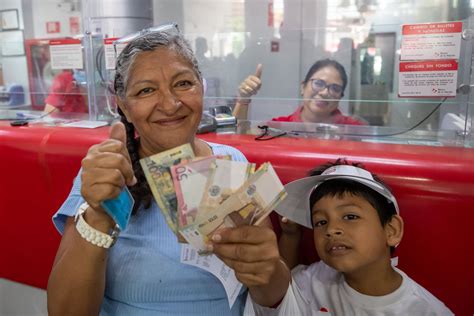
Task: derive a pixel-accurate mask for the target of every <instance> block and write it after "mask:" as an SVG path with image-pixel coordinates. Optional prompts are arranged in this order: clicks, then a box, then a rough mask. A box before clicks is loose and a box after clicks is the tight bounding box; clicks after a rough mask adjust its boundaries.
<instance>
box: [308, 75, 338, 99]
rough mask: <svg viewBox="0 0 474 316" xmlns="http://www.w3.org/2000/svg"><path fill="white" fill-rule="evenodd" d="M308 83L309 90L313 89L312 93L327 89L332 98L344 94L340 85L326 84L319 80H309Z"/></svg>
mask: <svg viewBox="0 0 474 316" xmlns="http://www.w3.org/2000/svg"><path fill="white" fill-rule="evenodd" d="M310 81H311V88H313V91H314V92H320V91H323V90H324V89H326V88H328V92H329V94H330V95H332V96H333V97H340V96H342V93H343V92H344V88H343V87H342V86H341V85H338V84H335V83H332V84H327V83H326V81H324V80H320V79H310Z"/></svg>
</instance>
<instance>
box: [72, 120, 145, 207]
mask: <svg viewBox="0 0 474 316" xmlns="http://www.w3.org/2000/svg"><path fill="white" fill-rule="evenodd" d="M126 141H127V137H126V132H125V126H124V125H123V123H120V122H119V123H115V124H114V125H112V127H111V128H110V134H109V139H107V140H105V141H103V142H102V143H100V144H97V145H94V146H92V147H91V148H89V151H88V152H87V155H86V157H85V158H84V159H83V160H82V173H81V180H82V186H81V194H82V196H83V197H84V199H85V200H86V201H87V202H88V203H89V205H90V206H91V208H92V209H94V210H96V211H99V210H101V211H103V210H102V207H101V206H100V203H101V202H102V201H104V200H110V199H114V198H116V197H117V196H118V195H119V193H120V191H121V189H122V188H123V187H124V186H125V185H128V186H132V185H134V184H135V183H136V182H137V179H136V178H135V175H134V173H133V167H132V162H131V160H130V155H129V153H128V150H127V146H126ZM104 215H106V214H105V213H104Z"/></svg>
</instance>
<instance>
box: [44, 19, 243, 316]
mask: <svg viewBox="0 0 474 316" xmlns="http://www.w3.org/2000/svg"><path fill="white" fill-rule="evenodd" d="M139 34H140V36H138V37H136V36H134V37H132V38H133V39H128V40H130V42H129V44H128V45H127V46H126V47H125V48H124V49H123V51H122V53H121V54H120V56H119V57H118V59H117V65H116V75H115V82H114V88H115V92H116V96H117V103H118V105H119V108H120V110H119V113H120V115H121V121H122V122H121V123H117V124H115V125H113V126H112V128H111V131H110V137H109V139H108V140H106V141H104V142H102V143H100V144H97V145H94V146H92V147H91V148H90V149H89V151H88V153H87V156H86V157H85V158H84V159H83V161H82V169H81V171H80V172H79V176H78V177H77V178H76V180H75V182H74V186H73V188H72V191H71V193H70V195H69V197H68V198H67V200H66V201H65V203H64V204H63V206H62V207H61V208H60V209H59V211H58V212H57V213H56V214H55V215H54V217H53V220H54V223H55V225H56V227H57V228H58V230H59V231H60V232H61V233H62V234H63V237H62V240H61V244H60V246H59V249H58V252H57V255H56V260H55V262H54V265H53V269H52V271H51V275H50V278H49V282H48V310H49V314H50V315H76V314H77V315H94V314H98V313H99V312H100V313H101V314H104V315H111V314H113V315H174V314H176V315H189V314H193V315H240V314H241V313H242V310H243V303H244V297H245V291H242V293H241V294H240V296H239V298H238V299H237V301H236V303H235V304H234V305H233V307H232V309H229V305H228V302H227V296H226V292H225V290H224V288H223V286H222V285H221V284H220V282H219V280H218V279H217V278H215V277H214V276H212V275H211V274H209V273H206V272H204V271H202V270H199V269H197V268H195V267H192V266H189V265H184V264H182V263H181V262H180V250H181V247H180V244H179V243H178V242H177V240H176V236H175V235H174V233H173V232H172V231H171V230H170V229H169V228H168V226H167V224H166V220H165V218H164V216H163V215H162V212H161V211H160V208H159V206H158V205H157V203H156V202H155V200H154V199H152V195H151V192H150V188H149V186H148V184H147V182H146V179H145V176H144V173H143V170H142V168H141V167H140V163H139V160H140V159H141V158H144V157H147V156H150V155H154V154H157V153H160V152H162V151H165V150H168V149H171V148H174V147H176V146H179V145H183V144H186V143H189V144H191V146H192V147H193V150H194V152H195V154H196V156H210V155H230V156H231V157H232V159H234V160H240V161H245V160H246V159H245V157H244V156H243V155H242V153H240V152H239V151H238V150H236V149H234V148H232V147H229V146H224V145H218V144H213V143H206V142H204V141H202V140H199V139H197V138H196V137H195V136H196V135H195V134H196V130H197V128H198V124H199V122H200V119H201V115H202V108H203V85H202V78H201V73H200V71H199V67H198V64H197V61H196V58H195V56H194V54H193V52H192V50H191V48H190V46H189V44H188V43H187V42H186V41H185V40H184V38H183V37H182V35H181V34H179V32H178V31H177V29H174V28H171V29H170V28H164V29H163V28H161V29H160V30H159V31H156V30H155V31H152V32H149V31H148V32H142V33H139ZM125 185H127V186H128V188H129V190H130V192H131V194H132V195H133V197H134V199H135V205H134V209H133V216H132V219H131V220H130V223H129V225H128V227H127V228H126V229H125V230H124V231H122V232H121V233H120V235H119V236H118V238H116V237H114V236H112V235H109V233H110V231H112V228H113V227H114V226H115V223H114V222H113V220H112V219H111V218H110V217H109V216H108V215H107V214H106V213H105V212H104V210H103V209H102V207H101V206H100V205H101V202H102V201H104V200H109V199H113V198H115V197H117V196H118V194H119V192H120V190H121V189H122V188H123V187H124V186H125ZM84 202H86V203H84ZM77 209H80V210H81V214H79V215H77V216H76V218H79V220H78V223H81V226H80V227H82V228H81V229H84V228H83V227H89V228H87V229H89V230H90V231H92V232H93V233H94V234H95V235H98V236H102V237H103V239H104V240H105V241H108V240H112V239H115V238H116V239H117V241H116V243H115V244H113V242H112V243H105V244H104V245H102V246H98V245H96V244H94V243H93V242H92V241H89V240H90V238H89V239H84V238H85V237H82V236H83V235H84V234H82V233H81V234H79V233H78V231H77V227H78V224H76V223H75V220H74V219H73V216H74V214H75V213H76V211H77ZM115 233H116V232H115ZM102 237H101V238H102ZM111 244H112V245H114V246H113V248H111V249H109V248H110V247H111Z"/></svg>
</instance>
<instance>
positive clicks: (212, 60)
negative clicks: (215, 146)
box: [0, 0, 474, 147]
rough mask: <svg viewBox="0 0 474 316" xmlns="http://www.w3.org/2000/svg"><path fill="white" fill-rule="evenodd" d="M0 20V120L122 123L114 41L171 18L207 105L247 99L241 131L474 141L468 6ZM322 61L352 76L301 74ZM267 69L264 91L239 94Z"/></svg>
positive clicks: (282, 6) (75, 14) (166, 6)
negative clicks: (20, 116)
mask: <svg viewBox="0 0 474 316" xmlns="http://www.w3.org/2000/svg"><path fill="white" fill-rule="evenodd" d="M0 15H1V16H2V19H3V21H5V22H4V23H3V24H2V25H3V28H2V29H1V30H0V45H1V55H0V65H1V68H0V70H1V72H0V86H1V89H2V90H1V93H0V116H2V117H6V116H11V113H13V112H11V111H38V112H37V113H36V115H37V116H40V115H41V113H43V111H44V110H45V109H46V110H48V109H49V110H51V109H54V110H55V112H53V113H52V114H51V115H50V116H66V117H70V116H72V115H73V114H74V113H77V114H78V115H79V116H81V117H84V116H86V117H88V118H89V119H92V120H104V121H112V120H114V119H115V118H116V108H115V107H116V106H115V103H114V98H113V91H112V90H111V80H112V78H113V56H111V55H110V47H111V46H110V43H111V42H110V40H111V39H114V38H117V37H121V36H123V35H126V34H128V33H132V32H135V31H138V30H140V29H142V28H145V27H148V26H152V25H159V24H162V23H166V22H171V21H173V22H177V23H178V25H179V27H180V30H181V31H182V32H183V33H184V35H185V37H186V38H187V39H188V40H189V41H190V43H191V45H192V46H193V48H194V50H195V53H196V55H197V58H198V60H199V63H200V67H201V70H202V72H203V75H204V78H205V80H206V93H205V100H204V103H205V108H206V110H208V111H209V110H210V112H212V113H217V112H219V111H221V110H220V109H222V108H221V106H224V107H229V108H230V110H229V111H232V109H234V107H235V105H236V103H237V102H238V101H239V100H240V101H243V102H242V104H241V105H242V106H241V109H244V111H243V112H242V111H238V113H236V112H235V109H234V114H236V115H238V117H239V122H240V123H239V124H240V126H239V128H238V129H237V130H238V131H239V132H243V131H244V130H245V131H247V132H250V133H258V132H259V131H256V130H254V129H253V128H245V126H247V127H249V126H257V125H262V124H263V125H268V126H271V127H272V128H274V129H276V130H280V129H281V130H282V131H283V132H286V133H287V134H286V135H285V136H284V137H288V136H289V135H292V137H323V136H322V133H323V134H324V133H327V135H326V134H324V135H325V136H324V137H333V136H334V135H338V136H337V137H339V138H356V139H359V140H366V139H372V140H374V139H376V141H383V142H403V143H408V142H409V141H411V142H415V143H416V142H418V143H420V144H426V145H439V144H442V145H455V146H468V147H472V146H473V142H474V140H473V139H474V136H473V133H472V132H471V131H472V128H471V126H472V120H473V110H474V108H473V107H474V106H473V101H472V93H473V92H471V89H470V87H471V82H472V79H471V68H472V43H473V38H472V37H473V34H474V31H473V18H472V5H471V1H467V0H450V1H433V0H417V1H414V0H399V1H393V0H334V1H328V0H252V1H249V0H226V1H214V0H196V1H185V0H154V1H153V0H140V1H131V0H119V1H112V0H102V1H99V0H83V1H79V0H73V1H64V0H47V1H43V0H29V1H6V2H2V3H1V4H0ZM423 30H426V31H425V32H423ZM70 40H74V41H70ZM74 45H75V46H74ZM73 46H74V47H73ZM436 54H437V55H436ZM58 58H59V59H58ZM324 59H331V60H333V61H336V62H337V63H338V64H340V65H341V67H342V68H343V69H344V72H345V74H346V77H347V78H346V79H344V80H342V79H343V78H341V77H343V76H341V71H340V69H339V70H337V69H335V68H337V67H336V66H334V65H333V66H332V67H329V69H331V68H332V70H333V71H329V72H327V71H322V73H320V72H321V69H322V70H324V69H323V68H326V69H327V67H323V68H320V69H319V71H316V72H314V73H310V74H309V76H308V77H307V73H308V70H309V69H310V68H311V66H312V65H313V64H314V63H315V62H316V61H318V60H324ZM259 64H261V75H260V78H259V79H260V81H261V87H260V89H258V90H254V91H247V95H246V96H244V97H241V96H240V94H241V93H240V92H239V87H241V85H242V83H243V82H244V80H245V79H246V78H247V77H248V76H251V75H256V74H257V75H258V72H257V65H259ZM419 67H424V68H423V69H424V71H420V69H421V68H419ZM427 67H428V68H429V67H432V69H434V68H436V69H434V70H432V69H426V68H427ZM433 67H434V68H433ZM437 67H441V68H437ZM443 67H444V68H443ZM334 70H336V73H334ZM306 77H307V78H306ZM305 79H308V80H305ZM337 86H339V87H342V88H343V91H342V92H341V91H339V90H341V89H340V88H338V87H337ZM344 86H345V87H344ZM338 89H339V90H338ZM249 96H250V97H249ZM51 103H54V104H51ZM247 104H249V105H247ZM48 105H49V106H52V108H51V107H48ZM215 107H219V108H218V109H219V111H217V112H216V111H213V110H212V108H215ZM318 111H319V112H318ZM7 112H8V113H7ZM29 113H30V112H29ZM33 113H34V112H33ZM71 113H73V114H71ZM318 113H319V114H318ZM328 113H329V114H328ZM30 115H32V114H30ZM274 118H280V121H283V120H286V121H288V120H290V121H291V122H289V123H288V122H273V121H272V119H274ZM297 121H303V122H300V123H298V122H297ZM354 124H356V125H354ZM309 126H311V127H309ZM228 130H229V129H228V128H227V129H226V131H228ZM218 131H222V129H220V130H218ZM302 131H304V133H302ZM423 142H425V143H423Z"/></svg>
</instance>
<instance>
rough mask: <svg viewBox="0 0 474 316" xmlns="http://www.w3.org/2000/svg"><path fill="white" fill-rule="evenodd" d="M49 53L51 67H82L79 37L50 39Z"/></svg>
mask: <svg viewBox="0 0 474 316" xmlns="http://www.w3.org/2000/svg"><path fill="white" fill-rule="evenodd" d="M49 53H50V55H51V68H52V69H82V68H83V67H84V65H83V64H84V63H83V58H82V47H81V40H79V39H73V38H69V39H62V40H50V41H49Z"/></svg>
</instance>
